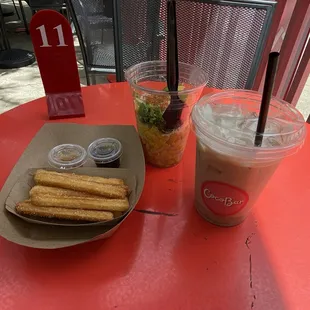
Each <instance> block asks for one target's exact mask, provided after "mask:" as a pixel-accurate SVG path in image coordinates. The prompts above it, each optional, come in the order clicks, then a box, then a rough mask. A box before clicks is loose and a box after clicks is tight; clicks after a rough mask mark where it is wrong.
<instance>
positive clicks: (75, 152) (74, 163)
mask: <svg viewBox="0 0 310 310" xmlns="http://www.w3.org/2000/svg"><path fill="white" fill-rule="evenodd" d="M86 160H87V152H86V150H85V149H84V148H83V147H82V146H80V145H78V144H60V145H57V146H55V147H54V148H52V149H51V150H50V152H49V153H48V162H49V164H50V165H51V166H52V167H54V168H58V169H74V168H78V167H81V166H82V165H83V164H84V163H85V162H86Z"/></svg>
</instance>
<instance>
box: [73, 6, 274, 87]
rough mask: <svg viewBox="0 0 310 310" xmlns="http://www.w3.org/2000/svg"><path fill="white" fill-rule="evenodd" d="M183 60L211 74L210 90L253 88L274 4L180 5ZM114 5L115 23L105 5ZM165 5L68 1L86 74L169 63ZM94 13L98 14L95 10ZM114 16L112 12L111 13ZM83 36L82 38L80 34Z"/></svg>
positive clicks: (118, 72) (121, 75)
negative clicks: (164, 60)
mask: <svg viewBox="0 0 310 310" xmlns="http://www.w3.org/2000/svg"><path fill="white" fill-rule="evenodd" d="M176 1H177V23H178V25H177V26H178V42H179V47H178V48H179V61H182V62H186V63H190V64H194V65H197V66H199V67H201V68H203V69H205V70H206V72H207V73H208V74H209V83H208V86H209V87H216V88H248V89H250V88H251V87H252V85H253V82H254V79H255V75H256V72H257V69H258V65H259V62H260V59H261V55H262V51H263V48H264V44H265V41H266V38H267V36H268V30H269V27H270V23H271V20H272V15H273V12H274V9H275V6H276V1H273V0H233V1H230V0H176ZM112 2H113V18H111V17H107V13H106V11H105V9H106V7H105V5H104V3H109V4H110V7H111V5H112ZM166 4H167V1H166V0H106V1H103V0H87V1H86V0H67V7H68V8H69V11H71V13H70V14H71V16H72V18H73V21H74V23H75V26H76V28H79V31H77V34H78V36H79V40H80V45H81V47H82V49H83V50H84V51H82V53H84V57H83V58H84V62H85V64H86V66H87V69H86V71H88V72H90V71H96V70H99V71H101V72H104V73H111V72H116V77H117V81H123V80H124V70H126V69H127V68H128V67H130V66H131V65H133V64H136V63H139V62H142V61H148V60H157V59H161V60H163V59H165V58H166V44H167V42H166V39H167V35H166V15H167V12H166ZM93 8H95V10H94V9H93ZM110 11H111V10H110ZM78 32H80V33H78Z"/></svg>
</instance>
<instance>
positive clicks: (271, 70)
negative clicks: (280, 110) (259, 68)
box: [254, 52, 280, 146]
mask: <svg viewBox="0 0 310 310" xmlns="http://www.w3.org/2000/svg"><path fill="white" fill-rule="evenodd" d="M279 56H280V53H278V52H272V53H270V54H269V60H268V66H267V71H266V77H265V84H264V91H263V98H262V102H261V106H260V111H259V117H258V123H257V129H256V135H255V142H254V144H255V146H262V143H263V137H264V136H263V135H264V132H265V126H266V122H267V117H268V111H269V105H270V100H271V96H272V92H273V87H274V82H275V78H276V73H277V69H278V63H279Z"/></svg>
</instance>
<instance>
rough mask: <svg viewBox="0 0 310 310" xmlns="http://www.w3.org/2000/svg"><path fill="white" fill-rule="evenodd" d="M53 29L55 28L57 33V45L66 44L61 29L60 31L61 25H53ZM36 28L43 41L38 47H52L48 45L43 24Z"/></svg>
mask: <svg viewBox="0 0 310 310" xmlns="http://www.w3.org/2000/svg"><path fill="white" fill-rule="evenodd" d="M53 29H56V30H57V34H58V40H59V44H58V45H57V47H61V46H68V45H67V44H66V43H65V38H64V34H63V31H62V25H58V26H57V27H54V28H53ZM37 30H39V31H40V33H41V38H42V43H43V44H42V45H41V46H40V47H52V45H49V43H48V39H47V35H46V30H45V26H44V25H42V26H40V27H38V28H37Z"/></svg>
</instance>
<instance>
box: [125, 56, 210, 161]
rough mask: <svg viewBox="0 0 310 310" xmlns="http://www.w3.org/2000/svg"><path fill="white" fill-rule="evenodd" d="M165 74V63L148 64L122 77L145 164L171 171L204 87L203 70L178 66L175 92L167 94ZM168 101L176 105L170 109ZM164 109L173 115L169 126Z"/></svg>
mask: <svg viewBox="0 0 310 310" xmlns="http://www.w3.org/2000/svg"><path fill="white" fill-rule="evenodd" d="M166 71H167V67H166V62H165V61H148V62H143V63H140V64H137V65H134V66H132V67H130V68H129V69H128V70H127V71H126V73H125V77H126V79H127V81H128V82H129V84H130V86H131V89H132V94H133V101H134V107H135V112H136V119H137V128H138V132H139V135H140V138H141V141H142V145H143V149H144V154H145V157H146V161H147V162H148V163H150V164H152V165H154V166H157V167H171V166H174V165H176V164H178V163H179V162H180V161H181V159H182V156H183V152H184V149H185V146H186V142H187V137H188V133H189V131H190V114H191V110H192V107H193V105H194V104H195V103H196V102H197V101H198V99H199V98H200V95H201V92H202V90H203V88H204V86H205V85H206V83H207V74H206V73H205V72H204V71H203V70H202V69H200V68H198V67H195V66H192V65H189V64H185V63H180V64H179V88H178V91H175V92H169V91H168V88H167V81H166V75H167V73H166ZM171 98H177V104H176V102H175V99H173V103H174V104H173V105H169V104H170V103H171ZM168 107H169V108H168ZM167 108H168V110H170V112H171V111H172V114H173V118H174V122H172V123H171V119H170V121H169V119H168V118H166V114H167V112H166V110H167ZM165 112H166V113H165ZM171 124H172V125H171Z"/></svg>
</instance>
